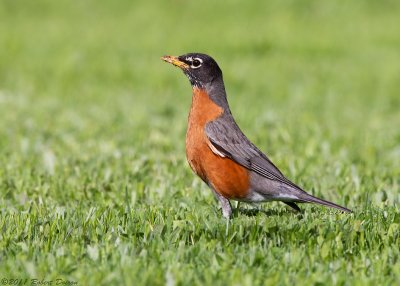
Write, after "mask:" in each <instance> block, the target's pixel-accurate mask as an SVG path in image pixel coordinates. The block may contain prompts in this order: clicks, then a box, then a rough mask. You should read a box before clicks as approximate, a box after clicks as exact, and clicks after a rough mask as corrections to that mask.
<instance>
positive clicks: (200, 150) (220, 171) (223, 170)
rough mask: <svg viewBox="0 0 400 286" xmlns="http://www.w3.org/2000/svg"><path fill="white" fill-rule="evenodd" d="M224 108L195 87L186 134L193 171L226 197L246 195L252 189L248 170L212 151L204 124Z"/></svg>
mask: <svg viewBox="0 0 400 286" xmlns="http://www.w3.org/2000/svg"><path fill="white" fill-rule="evenodd" d="M222 113H223V109H222V108H221V107H219V106H218V105H217V104H215V103H214V102H213V101H212V100H211V99H210V98H209V96H208V94H207V93H206V91H204V90H201V89H198V88H194V89H193V98H192V106H191V109H190V113H189V120H188V129H187V133H186V156H187V160H188V162H189V165H190V167H191V168H192V169H193V171H194V172H195V173H196V174H197V175H198V176H199V177H200V178H201V179H202V180H203V181H204V182H206V183H207V184H210V185H211V186H212V187H213V188H214V189H215V191H216V192H218V193H219V194H221V195H222V196H224V197H225V198H233V199H241V198H245V197H246V196H247V194H248V191H249V174H248V170H247V169H246V168H244V167H242V166H241V165H239V164H237V163H236V162H234V161H232V160H231V159H229V158H226V157H220V156H219V155H216V154H215V153H213V152H212V150H211V149H210V147H209V144H211V143H210V142H209V140H208V138H207V136H206V134H205V131H204V128H205V125H206V124H207V123H208V122H210V121H212V120H214V119H216V118H217V117H219V116H220V115H221V114H222Z"/></svg>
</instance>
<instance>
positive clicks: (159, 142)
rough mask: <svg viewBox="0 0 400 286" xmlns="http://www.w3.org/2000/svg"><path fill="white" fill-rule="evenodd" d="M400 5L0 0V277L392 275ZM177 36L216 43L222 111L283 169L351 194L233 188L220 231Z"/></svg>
mask: <svg viewBox="0 0 400 286" xmlns="http://www.w3.org/2000/svg"><path fill="white" fill-rule="evenodd" d="M399 13H400V5H399V4H398V2H397V1H379V2H376V1H345V2H343V1H278V0H276V1H268V3H264V2H258V3H257V4H256V3H250V2H246V3H244V2H243V1H229V2H228V1H220V2H219V3H216V1H141V2H138V1H89V0H88V1H80V2H71V1H50V0H47V1H42V0H41V1H33V2H29V1H20V0H19V1H15V0H3V1H1V2H0V43H1V44H0V46H1V47H0V228H1V232H0V279H1V278H7V279H11V278H21V279H41V280H45V281H50V280H55V279H57V278H60V279H66V280H69V281H76V282H78V285H164V284H165V283H166V284H167V285H204V284H206V285H399V284H400V250H399V245H400V238H399V231H400V213H399V202H400V128H399V126H400V96H399V93H400V65H399V62H400V54H399V46H400V38H399V33H398V31H399V30H398V27H400V17H399ZM191 51H200V52H206V53H209V54H211V55H212V56H214V58H216V59H217V61H218V62H219V64H220V66H221V67H222V69H223V71H224V78H225V83H226V87H227V91H228V97H229V102H230V105H231V109H232V112H233V114H234V115H235V117H236V119H237V121H238V123H239V125H240V126H241V128H242V129H243V131H244V132H245V133H246V134H247V135H248V137H249V138H251V140H252V141H254V142H255V143H256V144H257V145H258V146H259V147H260V149H262V150H264V151H265V152H266V153H267V154H268V155H269V156H270V158H271V159H272V160H273V161H274V162H275V163H276V164H277V165H278V166H279V167H280V168H281V170H282V171H283V172H284V173H285V174H286V175H287V176H288V177H289V178H290V179H292V180H294V181H295V182H296V183H298V184H299V185H301V186H303V187H304V188H305V189H306V190H308V191H309V192H311V193H313V194H314V195H317V196H320V197H323V198H325V199H328V200H332V201H334V202H337V203H339V204H343V205H345V206H347V207H349V208H351V209H353V210H354V213H353V214H350V215H348V214H341V213H338V212H336V211H334V210H330V209H326V208H323V207H319V206H311V205H302V206H301V207H302V209H303V210H304V212H303V214H302V215H298V214H295V213H293V212H292V211H290V210H289V209H288V208H287V207H285V206H284V205H283V204H279V203H266V204H262V205H260V208H261V210H263V211H264V212H258V213H257V212H253V211H251V210H253V209H254V208H253V207H252V206H248V205H244V204H241V205H240V208H239V210H236V211H235V214H234V219H233V221H232V223H231V225H230V228H229V232H228V234H227V235H226V233H225V220H224V219H223V218H222V217H221V214H220V210H219V209H218V207H217V204H216V203H215V201H214V199H213V196H212V194H211V192H210V191H209V190H208V189H207V187H206V186H205V185H204V184H203V183H201V181H200V180H199V179H198V178H196V177H195V176H194V175H192V173H191V171H190V169H189V167H188V165H187V163H186V161H185V152H184V137H185V130H186V118H187V111H188V109H189V106H190V95H191V91H190V86H189V83H188V81H187V79H186V78H185V77H184V76H183V75H182V73H181V72H180V71H178V70H177V69H174V68H172V67H171V66H169V65H167V64H165V63H163V62H162V61H161V60H160V56H162V55H164V54H174V55H179V54H183V53H185V52H191ZM27 283H28V284H26V285H31V284H30V283H31V281H30V280H28V282H27ZM53 285H54V284H53Z"/></svg>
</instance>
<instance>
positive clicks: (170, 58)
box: [161, 56, 189, 70]
mask: <svg viewBox="0 0 400 286" xmlns="http://www.w3.org/2000/svg"><path fill="white" fill-rule="evenodd" d="M161 59H162V60H163V61H165V62H167V63H171V64H173V65H174V66H177V67H178V68H181V69H183V70H187V69H188V68H189V65H187V64H186V63H184V62H182V61H180V60H179V59H178V58H177V57H174V56H163V57H162V58H161Z"/></svg>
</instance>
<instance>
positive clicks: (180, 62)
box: [161, 53, 222, 87]
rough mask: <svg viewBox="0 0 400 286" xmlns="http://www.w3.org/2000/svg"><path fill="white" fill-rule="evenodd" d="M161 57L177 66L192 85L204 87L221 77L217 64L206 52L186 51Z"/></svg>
mask: <svg viewBox="0 0 400 286" xmlns="http://www.w3.org/2000/svg"><path fill="white" fill-rule="evenodd" d="M161 59H162V60H164V61H166V62H168V63H171V64H173V65H174V66H177V67H179V68H180V69H181V70H182V71H183V72H184V74H185V75H186V76H187V77H188V78H189V81H190V83H191V84H192V86H193V87H204V86H206V85H208V84H211V83H212V82H213V81H214V80H216V79H222V71H221V69H220V68H219V66H218V64H217V63H216V61H215V60H214V59H213V58H212V57H210V56H208V55H206V54H201V53H188V54H185V55H181V56H179V57H175V56H163V57H162V58H161Z"/></svg>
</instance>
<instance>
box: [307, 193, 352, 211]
mask: <svg viewBox="0 0 400 286" xmlns="http://www.w3.org/2000/svg"><path fill="white" fill-rule="evenodd" d="M301 200H302V201H304V202H306V203H316V204H319V205H323V206H327V207H331V208H335V209H338V210H341V211H344V212H347V213H351V212H352V211H351V210H349V209H348V208H345V207H342V206H339V205H337V204H334V203H331V202H328V201H325V200H323V199H319V198H317V197H314V196H312V195H310V194H305V196H302V198H301Z"/></svg>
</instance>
